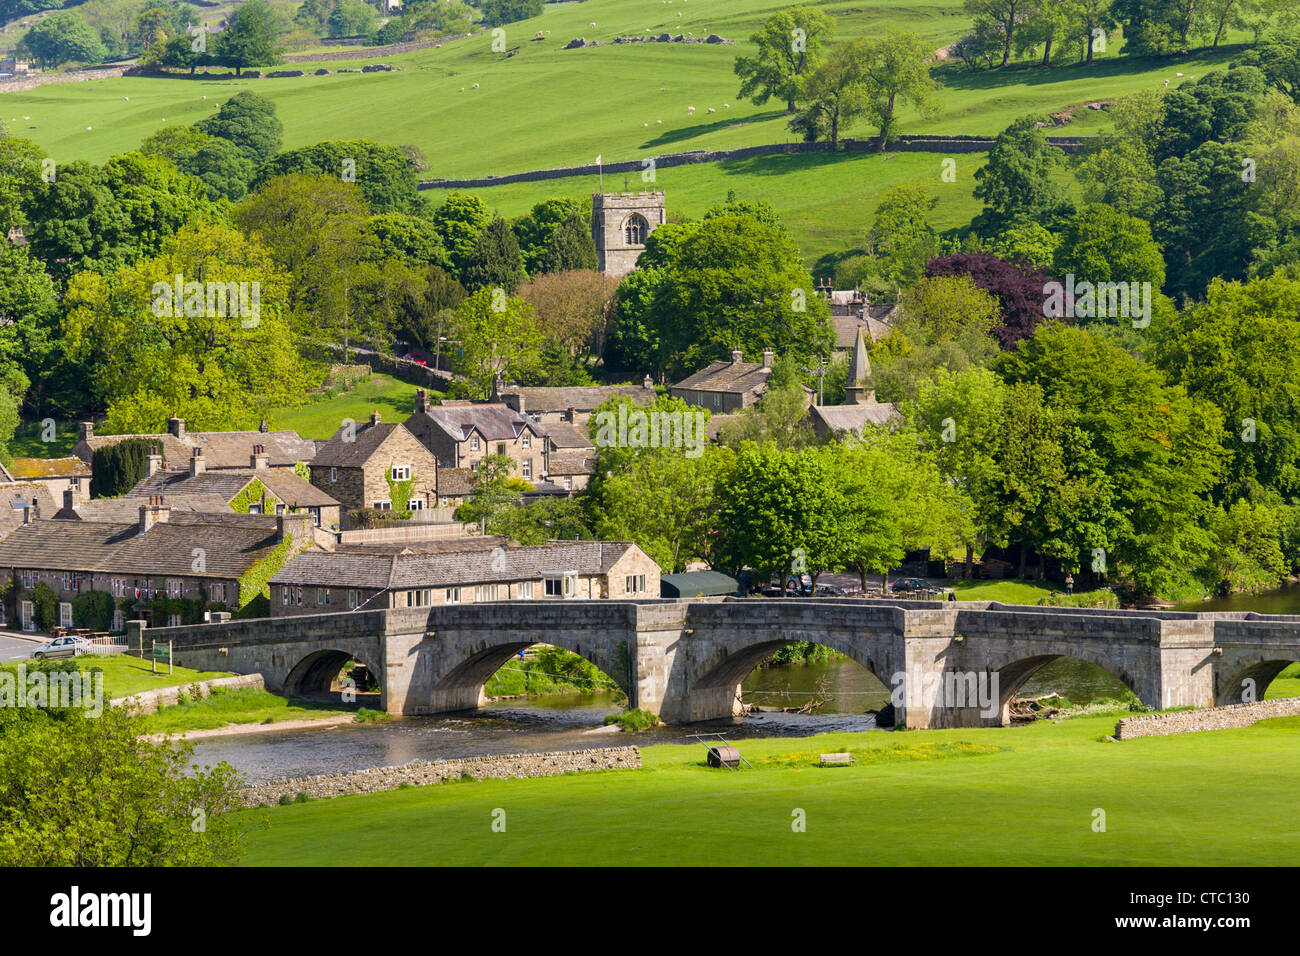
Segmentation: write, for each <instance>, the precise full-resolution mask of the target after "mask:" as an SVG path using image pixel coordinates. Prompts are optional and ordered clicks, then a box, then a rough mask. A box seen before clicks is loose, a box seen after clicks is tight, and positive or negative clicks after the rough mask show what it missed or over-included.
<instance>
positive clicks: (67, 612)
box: [59, 601, 72, 627]
mask: <svg viewBox="0 0 1300 956" xmlns="http://www.w3.org/2000/svg"><path fill="white" fill-rule="evenodd" d="M59 626H60V627H72V605H71V604H70V603H68V602H67V601H60V602H59Z"/></svg>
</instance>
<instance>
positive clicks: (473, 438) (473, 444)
mask: <svg viewBox="0 0 1300 956" xmlns="http://www.w3.org/2000/svg"><path fill="white" fill-rule="evenodd" d="M478 448H479V444H478V436H477V435H470V436H469V450H470V451H478Z"/></svg>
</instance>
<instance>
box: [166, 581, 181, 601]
mask: <svg viewBox="0 0 1300 956" xmlns="http://www.w3.org/2000/svg"><path fill="white" fill-rule="evenodd" d="M183 592H184V582H182V581H180V580H179V579H177V578H168V579H167V596H168V597H169V598H178V597H181V595H182V593H183Z"/></svg>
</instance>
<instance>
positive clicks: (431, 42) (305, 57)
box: [282, 30, 484, 63]
mask: <svg viewBox="0 0 1300 956" xmlns="http://www.w3.org/2000/svg"><path fill="white" fill-rule="evenodd" d="M483 32H484V31H482V30H479V31H477V32H476V33H458V34H457V35H456V36H450V37H426V38H425V39H423V40H407V41H406V42H405V43H390V44H388V46H372V47H366V48H365V49H363V50H338V51H331V52H329V53H291V54H287V55H286V56H284V57H282V59H283V60H284V62H285V63H328V62H329V61H330V60H364V59H366V58H367V57H372V56H395V55H396V54H398V53H414V52H415V51H416V50H424V49H427V48H429V47H440V46H442V45H443V44H444V43H450V42H451V41H453V40H463V39H465V38H466V37H472V36H476V35H477V34H478V33H483Z"/></svg>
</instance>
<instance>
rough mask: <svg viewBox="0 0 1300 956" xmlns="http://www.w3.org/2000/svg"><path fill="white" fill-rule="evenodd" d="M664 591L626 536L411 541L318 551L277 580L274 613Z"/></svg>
mask: <svg viewBox="0 0 1300 956" xmlns="http://www.w3.org/2000/svg"><path fill="white" fill-rule="evenodd" d="M417 548H420V550H416V549H417ZM658 596H659V567H658V565H656V564H655V563H654V561H652V560H651V559H650V557H649V556H648V555H647V554H646V553H645V552H644V551H642V550H641V549H640V548H639V547H637V546H636V545H635V544H631V543H629V542H626V541H551V542H548V543H546V544H542V545H536V546H532V547H509V548H502V547H493V548H487V547H484V546H483V544H482V543H478V544H477V545H475V544H473V543H470V544H465V545H463V550H454V549H447V548H439V549H431V548H421V546H418V545H411V546H409V547H407V548H403V549H402V550H400V551H396V552H393V551H391V550H389V551H384V550H379V549H372V548H364V547H358V548H345V547H340V548H339V549H338V550H336V551H333V552H328V551H320V550H316V549H312V550H308V551H303V552H302V553H300V554H298V555H297V556H296V557H295V558H294V559H293V560H292V561H290V562H288V563H287V564H286V565H285V566H284V567H283V568H281V569H280V570H279V571H278V572H277V573H276V574H275V575H274V576H273V577H272V578H271V614H272V615H273V616H288V615H296V614H326V613H331V612H338V611H351V610H356V609H358V608H364V609H365V610H368V611H370V610H378V609H382V608H405V607H432V606H440V605H447V604H474V603H479V602H483V601H528V600H535V601H543V600H565V599H576V600H618V599H634V598H657V597H658Z"/></svg>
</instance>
